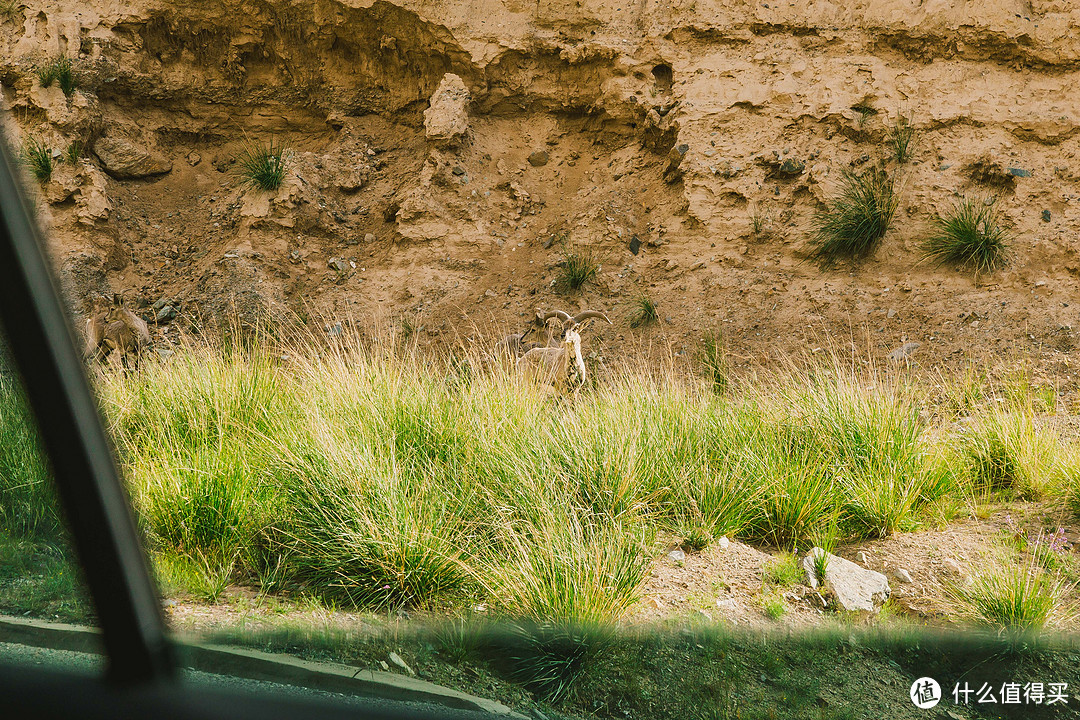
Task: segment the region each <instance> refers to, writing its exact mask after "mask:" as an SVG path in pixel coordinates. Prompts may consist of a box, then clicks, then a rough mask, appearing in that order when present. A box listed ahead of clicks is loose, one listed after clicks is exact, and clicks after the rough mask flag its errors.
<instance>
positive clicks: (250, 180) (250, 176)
mask: <svg viewBox="0 0 1080 720" xmlns="http://www.w3.org/2000/svg"><path fill="white" fill-rule="evenodd" d="M290 154H291V151H290V150H289V148H288V147H286V146H285V145H282V144H280V143H278V144H275V143H274V141H273V140H271V141H270V143H269V144H268V145H263V144H261V143H259V142H255V141H251V142H248V143H247V144H246V145H245V146H244V148H243V149H242V150H241V151H240V154H239V155H238V156H237V158H236V161H237V166H238V174H239V176H240V180H241V182H242V183H243V184H244V185H248V186H249V187H253V188H257V189H259V190H267V191H273V190H277V189H278V188H280V187H281V184H282V183H283V182H284V181H285V171H286V169H287V168H288V164H289V156H290Z"/></svg>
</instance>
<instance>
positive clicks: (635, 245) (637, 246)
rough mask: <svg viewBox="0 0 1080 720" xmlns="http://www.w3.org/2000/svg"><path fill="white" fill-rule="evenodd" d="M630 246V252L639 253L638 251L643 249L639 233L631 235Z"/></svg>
mask: <svg viewBox="0 0 1080 720" xmlns="http://www.w3.org/2000/svg"><path fill="white" fill-rule="evenodd" d="M629 247H630V252H632V253H634V254H635V255H637V254H638V251H639V250H641V238H639V237H638V236H637V235H634V236H633V237H631V238H630V246H629Z"/></svg>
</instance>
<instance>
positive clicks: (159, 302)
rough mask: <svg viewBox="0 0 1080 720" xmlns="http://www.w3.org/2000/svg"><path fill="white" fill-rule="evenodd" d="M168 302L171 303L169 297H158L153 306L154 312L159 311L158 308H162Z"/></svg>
mask: <svg viewBox="0 0 1080 720" xmlns="http://www.w3.org/2000/svg"><path fill="white" fill-rule="evenodd" d="M168 304H169V299H168V298H158V300H157V302H155V303H154V304H153V306H152V307H153V308H154V312H157V311H158V310H160V309H161V308H163V307H165V306H166V305H168Z"/></svg>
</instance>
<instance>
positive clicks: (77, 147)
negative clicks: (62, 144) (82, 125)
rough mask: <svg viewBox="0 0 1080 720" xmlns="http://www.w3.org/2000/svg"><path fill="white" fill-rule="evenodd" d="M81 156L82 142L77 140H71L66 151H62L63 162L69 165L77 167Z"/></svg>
mask: <svg viewBox="0 0 1080 720" xmlns="http://www.w3.org/2000/svg"><path fill="white" fill-rule="evenodd" d="M82 154H83V144H82V142H81V141H79V140H72V141H71V142H70V143H69V144H68V146H67V150H65V151H64V161H65V162H67V163H68V164H69V165H78V163H79V158H81V157H82Z"/></svg>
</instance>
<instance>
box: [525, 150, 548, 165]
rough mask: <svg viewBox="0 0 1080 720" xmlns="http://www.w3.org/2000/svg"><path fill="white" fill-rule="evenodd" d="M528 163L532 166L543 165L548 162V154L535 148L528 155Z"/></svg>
mask: <svg viewBox="0 0 1080 720" xmlns="http://www.w3.org/2000/svg"><path fill="white" fill-rule="evenodd" d="M529 164H530V165H532V166H533V167H543V166H544V165H547V164H548V154H547V153H546V152H544V151H543V150H537V151H536V152H534V153H532V154H531V155H529Z"/></svg>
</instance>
